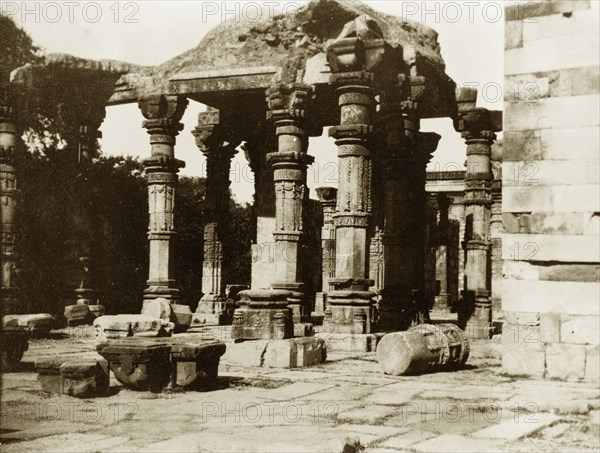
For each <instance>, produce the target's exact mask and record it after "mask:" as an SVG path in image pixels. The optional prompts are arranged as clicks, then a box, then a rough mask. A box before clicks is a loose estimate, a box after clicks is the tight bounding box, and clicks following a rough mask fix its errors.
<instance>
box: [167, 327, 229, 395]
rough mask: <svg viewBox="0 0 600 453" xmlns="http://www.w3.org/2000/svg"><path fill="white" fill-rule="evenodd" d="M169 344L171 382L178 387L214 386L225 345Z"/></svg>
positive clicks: (187, 342) (208, 342)
mask: <svg viewBox="0 0 600 453" xmlns="http://www.w3.org/2000/svg"><path fill="white" fill-rule="evenodd" d="M170 342H171V361H172V365H173V376H172V377H171V382H172V383H173V384H174V385H176V386H180V387H194V388H207V387H210V386H211V385H214V383H215V380H216V378H217V375H218V370H219V360H220V359H221V356H222V355H223V354H224V353H225V349H226V348H225V344H224V343H221V342H219V341H214V340H210V341H200V342H192V341H185V342H184V341H177V340H174V339H171V340H170Z"/></svg>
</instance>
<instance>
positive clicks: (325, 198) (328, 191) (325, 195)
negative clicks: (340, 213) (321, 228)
mask: <svg viewBox="0 0 600 453" xmlns="http://www.w3.org/2000/svg"><path fill="white" fill-rule="evenodd" d="M315 192H316V193H317V197H319V201H320V202H321V205H322V206H324V207H325V206H335V204H336V202H337V194H338V189H336V188H335V187H317V188H316V189H315Z"/></svg>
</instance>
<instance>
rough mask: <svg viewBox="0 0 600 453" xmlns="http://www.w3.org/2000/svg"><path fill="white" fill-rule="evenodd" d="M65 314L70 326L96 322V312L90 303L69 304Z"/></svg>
mask: <svg viewBox="0 0 600 453" xmlns="http://www.w3.org/2000/svg"><path fill="white" fill-rule="evenodd" d="M64 315H65V319H66V320H67V325H68V326H82V325H85V324H91V323H93V322H94V314H93V313H92V312H91V310H90V306H89V305H84V304H77V305H67V306H66V307H65V311H64Z"/></svg>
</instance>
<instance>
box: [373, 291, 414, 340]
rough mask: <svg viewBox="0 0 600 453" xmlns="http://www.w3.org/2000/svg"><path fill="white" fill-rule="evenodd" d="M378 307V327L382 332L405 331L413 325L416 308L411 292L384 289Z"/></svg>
mask: <svg viewBox="0 0 600 453" xmlns="http://www.w3.org/2000/svg"><path fill="white" fill-rule="evenodd" d="M377 307H378V313H377V314H378V324H379V325H378V327H379V330H380V331H382V332H397V331H400V330H407V329H408V328H409V327H410V326H411V324H412V323H413V318H414V317H415V315H416V313H415V310H416V307H415V302H414V300H413V294H412V292H411V291H407V290H404V291H402V290H399V289H390V288H387V289H386V288H384V289H382V290H381V299H380V301H379V303H378V305H377Z"/></svg>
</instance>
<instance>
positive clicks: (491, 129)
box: [455, 104, 501, 338]
mask: <svg viewBox="0 0 600 453" xmlns="http://www.w3.org/2000/svg"><path fill="white" fill-rule="evenodd" d="M459 107H460V106H459ZM498 113H499V112H490V111H488V110H486V109H481V108H474V105H472V104H470V105H469V106H468V108H463V109H460V108H459V116H458V120H457V122H456V125H455V126H456V129H457V130H458V131H459V132H461V134H462V137H463V138H464V139H465V142H466V144H467V171H466V175H465V201H464V203H465V216H466V219H467V237H466V238H465V241H466V244H465V246H466V259H465V278H464V280H465V285H464V293H463V306H462V307H461V309H460V313H459V316H460V317H461V321H462V322H463V323H464V322H466V323H467V332H468V335H469V336H471V337H473V338H490V337H491V335H492V330H493V329H492V311H491V299H490V296H491V294H490V287H491V282H490V264H491V263H490V248H491V242H490V216H491V212H490V211H491V206H492V198H491V187H492V180H493V175H492V169H491V148H492V144H493V142H494V140H495V139H496V134H495V132H497V131H499V130H500V129H501V118H500V117H499V115H498Z"/></svg>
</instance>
